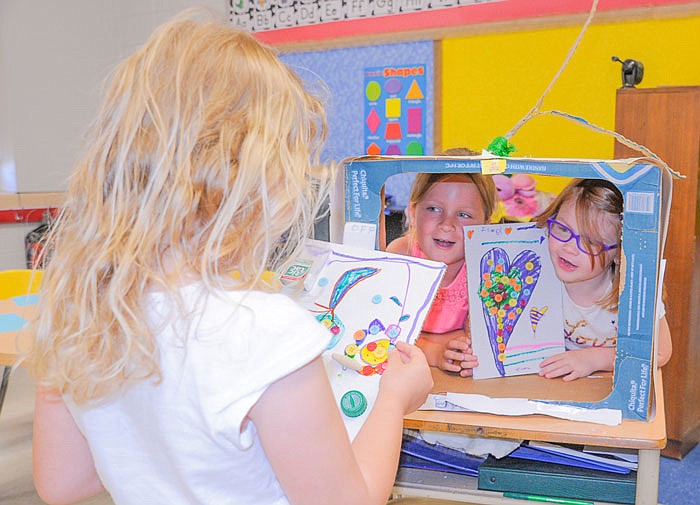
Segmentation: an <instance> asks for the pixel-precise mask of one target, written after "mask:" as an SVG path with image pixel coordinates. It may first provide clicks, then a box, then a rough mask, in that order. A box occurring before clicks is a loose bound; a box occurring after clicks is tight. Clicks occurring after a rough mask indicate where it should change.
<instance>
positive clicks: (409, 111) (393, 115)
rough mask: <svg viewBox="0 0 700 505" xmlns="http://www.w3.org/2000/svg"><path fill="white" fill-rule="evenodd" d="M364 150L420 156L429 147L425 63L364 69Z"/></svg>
mask: <svg viewBox="0 0 700 505" xmlns="http://www.w3.org/2000/svg"><path fill="white" fill-rule="evenodd" d="M364 84H365V87H364V94H365V96H364V98H365V107H364V110H365V116H364V123H365V124H364V132H365V153H366V154H370V155H380V154H386V155H413V156H420V155H423V154H425V150H426V96H425V93H426V90H427V86H426V66H425V65H397V66H389V67H378V68H366V69H365V83H364Z"/></svg>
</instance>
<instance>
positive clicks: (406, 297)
mask: <svg viewBox="0 0 700 505" xmlns="http://www.w3.org/2000/svg"><path fill="white" fill-rule="evenodd" d="M306 258H315V260H313V259H312V261H316V262H317V263H322V265H321V266H320V268H315V267H316V266H315V265H314V267H312V270H314V271H316V272H317V273H315V274H313V278H312V279H309V278H307V280H306V281H305V283H304V285H305V292H304V294H303V295H302V296H303V303H304V305H305V306H306V307H307V308H308V309H309V311H311V312H312V313H313V314H314V315H315V316H316V318H317V319H318V321H319V322H320V323H321V324H323V325H325V326H326V327H327V328H328V329H329V330H330V332H331V335H332V337H331V340H330V343H329V345H328V348H327V349H326V351H325V352H324V363H325V365H326V370H327V372H328V376H329V378H330V382H331V386H332V388H333V393H334V395H335V397H336V400H337V401H338V405H339V407H340V409H341V412H342V413H343V419H344V420H345V423H346V426H347V428H348V432H349V433H350V436H351V438H353V437H354V436H355V435H356V434H357V431H358V430H359V429H360V426H362V423H363V422H364V419H365V418H366V416H367V414H369V411H370V410H371V407H372V405H373V404H374V401H375V399H376V396H377V391H378V388H379V380H380V378H381V375H382V373H383V372H384V370H385V368H386V364H387V358H388V354H389V352H390V351H391V350H392V348H393V347H394V344H395V342H396V341H398V340H402V341H404V342H408V343H411V344H412V343H414V342H415V340H416V339H417V338H418V336H419V334H420V329H421V326H422V324H423V320H424V319H425V316H426V314H427V312H428V309H429V308H430V304H431V303H432V300H433V297H434V296H435V293H436V292H437V289H438V287H439V285H440V280H441V279H442V275H443V273H444V269H445V266H444V265H443V264H442V263H437V262H433V261H429V260H423V259H420V258H411V257H407V256H400V255H397V254H391V253H385V252H381V251H373V250H369V249H361V248H356V247H350V246H345V245H339V244H330V243H326V242H318V241H311V242H310V244H309V245H308V246H307V255H306Z"/></svg>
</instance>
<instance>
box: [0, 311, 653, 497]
mask: <svg viewBox="0 0 700 505" xmlns="http://www.w3.org/2000/svg"><path fill="white" fill-rule="evenodd" d="M34 310H35V306H34V305H28V306H18V305H17V304H16V303H15V302H13V301H12V300H0V315H3V314H16V315H18V316H20V317H22V318H24V319H29V318H30V317H31V316H32V313H33V311H34ZM25 336H26V337H27V338H28V334H25ZM17 344H18V342H17V332H16V331H7V332H2V331H0V365H6V366H7V365H12V364H13V363H14V362H15V360H16V358H17V356H18V354H19V351H18V349H17ZM432 372H433V380H434V382H435V386H434V388H433V393H440V392H445V391H451V392H459V393H476V394H484V395H488V396H492V397H499V396H501V397H502V396H506V394H507V396H511V397H526V398H538V399H549V400H571V399H574V398H576V399H578V400H579V401H596V400H600V399H602V398H604V397H605V396H607V394H608V393H609V392H610V391H611V389H612V377H611V375H610V374H600V375H597V376H596V377H597V378H585V379H578V380H576V381H573V382H569V383H565V382H563V381H561V380H559V379H555V380H548V379H543V378H541V377H538V376H536V375H526V376H519V377H507V378H504V379H486V380H479V381H474V380H472V379H463V378H461V377H458V376H455V375H453V374H448V373H445V372H443V371H441V370H438V369H436V368H434V369H432ZM662 391H663V388H662V383H661V374H660V373H659V374H658V380H657V381H656V384H655V392H656V409H657V410H656V416H655V418H654V420H653V421H651V422H641V421H623V422H622V424H619V425H618V426H605V425H602V424H593V423H584V422H575V421H567V420H563V419H557V418H554V417H549V416H541V415H530V416H512V417H510V416H497V415H492V414H478V413H471V412H442V411H427V410H425V411H417V412H414V413H412V414H410V415H408V416H406V418H405V420H404V426H405V427H406V428H413V429H420V430H427V431H440V432H447V433H461V434H466V435H472V436H481V437H492V438H511V439H524V440H538V441H543V442H554V443H562V442H566V443H573V444H589V445H599V446H606V447H613V448H614V447H624V448H631V449H636V450H638V451H639V470H638V473H637V497H636V503H637V505H652V504H653V505H656V503H657V499H658V483H659V456H660V451H661V449H662V448H663V447H664V446H665V445H666V424H665V417H664V402H663V393H662ZM504 392H505V393H506V394H504ZM0 405H1V404H0ZM394 494H395V496H397V497H403V496H406V497H410V496H423V497H430V498H436V499H448V500H452V501H461V502H465V503H473V504H484V505H491V504H494V505H497V504H502V505H518V504H526V503H530V504H532V502H525V501H523V500H515V499H511V498H504V497H503V494H502V493H497V492H493V491H480V490H477V489H476V487H475V486H474V489H471V490H468V491H466V492H462V493H459V494H456V493H454V492H450V491H444V490H441V489H419V488H414V487H409V486H406V485H402V484H400V483H399V484H398V485H397V486H395V488H394ZM600 503H602V502H600Z"/></svg>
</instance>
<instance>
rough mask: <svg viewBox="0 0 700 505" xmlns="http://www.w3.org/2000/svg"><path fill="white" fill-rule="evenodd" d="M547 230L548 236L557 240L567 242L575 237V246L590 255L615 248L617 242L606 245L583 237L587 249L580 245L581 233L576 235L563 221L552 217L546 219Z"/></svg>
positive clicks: (596, 254)
mask: <svg viewBox="0 0 700 505" xmlns="http://www.w3.org/2000/svg"><path fill="white" fill-rule="evenodd" d="M547 230H549V236H550V237H554V238H555V239H557V240H558V241H559V242H568V241H569V240H571V239H572V238H573V239H576V247H578V248H579V251H581V252H584V253H586V254H588V255H590V256H598V255H599V254H601V253H604V252H605V251H609V250H610V249H615V248H616V247H617V244H612V245H606V244H603V243H602V242H596V241H594V240H589V239H585V242H586V245H587V246H588V249H584V247H583V245H581V235H578V234H577V233H575V232H574V230H572V229H571V228H569V227H568V226H566V225H565V224H564V223H560V222H559V221H557V220H556V219H554V218H552V217H550V218H549V219H547Z"/></svg>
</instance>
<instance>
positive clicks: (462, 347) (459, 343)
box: [446, 340, 471, 351]
mask: <svg viewBox="0 0 700 505" xmlns="http://www.w3.org/2000/svg"><path fill="white" fill-rule="evenodd" d="M446 347H447V348H448V349H453V350H455V351H469V350H470V349H471V346H470V345H469V342H466V341H464V340H450V341H449V342H448V343H447V346H446Z"/></svg>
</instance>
